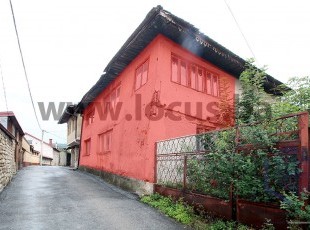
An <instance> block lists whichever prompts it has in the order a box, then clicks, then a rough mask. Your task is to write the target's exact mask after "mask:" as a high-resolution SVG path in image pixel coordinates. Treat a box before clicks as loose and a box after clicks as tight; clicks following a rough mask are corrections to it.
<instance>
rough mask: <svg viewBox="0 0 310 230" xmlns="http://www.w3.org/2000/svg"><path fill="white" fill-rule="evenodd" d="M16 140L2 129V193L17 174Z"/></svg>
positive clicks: (0, 154) (0, 182)
mask: <svg viewBox="0 0 310 230" xmlns="http://www.w3.org/2000/svg"><path fill="white" fill-rule="evenodd" d="M14 152H15V140H14V139H12V137H10V136H9V135H8V134H7V133H5V132H4V131H3V130H2V129H0V192H1V191H2V190H3V188H4V187H5V186H6V185H7V184H8V183H9V182H10V181H11V179H12V177H13V175H14V174H15V173H16V165H15V161H14Z"/></svg>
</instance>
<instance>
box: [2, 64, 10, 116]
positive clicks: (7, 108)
mask: <svg viewBox="0 0 310 230" xmlns="http://www.w3.org/2000/svg"><path fill="white" fill-rule="evenodd" d="M0 74H1V79H2V88H3V94H4V100H5V106H6V111H9V107H8V100H7V97H6V90H5V84H4V77H3V73H2V66H1V61H0Z"/></svg>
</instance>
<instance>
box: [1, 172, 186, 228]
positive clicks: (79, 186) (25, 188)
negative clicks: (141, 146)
mask: <svg viewBox="0 0 310 230" xmlns="http://www.w3.org/2000/svg"><path fill="white" fill-rule="evenodd" d="M0 229H53V230H54V229H91V230H95V229H126V230H128V229H172V230H173V229H184V226H183V225H180V224H178V223H176V222H175V221H174V220H172V219H170V218H168V217H166V216H164V215H162V214H161V213H159V212H158V211H157V210H155V209H153V208H151V207H148V206H147V205H145V204H143V203H140V202H139V201H138V200H137V197H136V196H134V195H132V194H130V193H127V192H125V191H122V190H120V189H118V188H116V187H114V186H111V185H109V184H107V183H105V182H104V181H103V180H101V179H99V178H97V177H95V176H93V175H90V174H86V173H82V172H80V171H73V170H70V169H68V168H63V167H48V166H45V167H44V166H43V167H40V166H31V167H27V168H24V169H22V170H20V171H19V172H18V173H17V175H16V176H15V178H14V179H13V180H12V182H11V183H10V184H9V186H7V188H6V189H4V191H3V192H2V193H1V194H0Z"/></svg>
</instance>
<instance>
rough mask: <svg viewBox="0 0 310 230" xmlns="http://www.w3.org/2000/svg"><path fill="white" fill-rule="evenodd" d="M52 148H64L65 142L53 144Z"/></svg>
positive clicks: (65, 146)
mask: <svg viewBox="0 0 310 230" xmlns="http://www.w3.org/2000/svg"><path fill="white" fill-rule="evenodd" d="M53 147H54V148H56V149H66V148H67V144H62V143H60V144H58V143H57V144H54V146H53Z"/></svg>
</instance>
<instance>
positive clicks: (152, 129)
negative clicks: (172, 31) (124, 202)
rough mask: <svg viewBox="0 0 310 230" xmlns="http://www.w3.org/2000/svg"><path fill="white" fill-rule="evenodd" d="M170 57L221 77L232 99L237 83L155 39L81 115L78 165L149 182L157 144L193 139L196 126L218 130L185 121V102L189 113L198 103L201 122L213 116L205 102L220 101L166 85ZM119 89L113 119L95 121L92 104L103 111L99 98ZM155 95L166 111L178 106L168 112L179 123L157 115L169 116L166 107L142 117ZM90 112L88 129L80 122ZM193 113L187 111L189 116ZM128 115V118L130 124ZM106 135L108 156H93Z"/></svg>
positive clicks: (216, 69) (213, 68)
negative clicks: (139, 78)
mask: <svg viewBox="0 0 310 230" xmlns="http://www.w3.org/2000/svg"><path fill="white" fill-rule="evenodd" d="M171 53H173V54H176V55H178V56H180V57H182V58H184V59H186V60H188V61H190V62H194V63H195V64H198V65H199V66H201V67H204V68H206V69H207V70H208V71H212V72H214V73H216V74H218V75H219V77H220V78H225V79H226V80H227V82H228V83H229V87H230V90H229V91H230V95H231V96H232V97H233V94H234V92H235V81H236V79H235V78H234V77H232V76H230V75H229V74H227V73H225V72H223V71H221V70H220V69H219V68H217V67H215V66H213V65H212V64H210V63H207V62H206V61H204V60H202V59H200V58H198V57H196V56H195V55H192V54H191V53H189V52H188V51H186V50H184V49H183V48H182V47H180V46H179V45H177V44H175V43H173V42H172V41H170V40H169V39H167V38H165V37H164V36H162V35H159V36H157V37H156V38H155V39H154V40H153V41H152V42H151V43H150V44H149V46H148V47H147V48H146V49H144V50H143V51H142V52H141V53H140V55H139V56H138V57H137V58H135V59H134V60H133V61H132V62H131V63H130V64H129V65H128V66H127V68H126V69H125V70H124V71H123V72H122V73H121V74H120V76H118V77H117V79H115V80H114V81H113V82H112V83H111V84H110V85H109V86H108V87H107V88H106V89H105V90H104V91H103V92H102V93H101V94H100V95H99V96H98V97H97V98H96V99H95V101H94V103H92V104H90V105H89V106H88V107H87V108H86V109H85V110H84V112H83V116H84V119H83V125H82V129H83V131H82V141H81V156H80V165H82V166H87V167H91V168H95V169H99V170H104V171H108V172H111V173H115V174H118V175H123V176H127V177H131V178H136V179H139V180H144V181H149V182H154V143H155V142H156V141H158V140H162V139H167V138H172V137H176V136H182V135H188V134H194V133H196V128H197V124H200V123H201V124H204V125H207V126H210V127H211V128H217V127H216V125H214V124H212V123H210V122H206V121H205V122H202V121H200V120H193V121H188V120H187V119H185V115H184V112H185V110H184V102H190V103H191V106H192V110H193V111H195V110H196V109H195V105H196V102H203V106H204V107H203V108H204V109H203V118H206V117H207V116H213V114H212V113H210V112H208V111H207V109H206V108H205V106H206V105H207V103H208V102H210V101H218V100H219V98H216V97H213V96H210V95H207V94H205V93H202V92H198V91H195V90H193V89H190V88H187V87H185V86H182V85H179V84H177V83H173V82H171ZM146 60H148V61H149V70H148V81H147V83H146V84H145V85H144V86H142V87H141V88H140V89H138V90H135V89H134V86H135V71H136V68H137V67H139V66H140V65H141V64H142V63H144V62H145V61H146ZM118 86H120V102H122V107H121V110H120V115H119V117H118V119H116V120H111V119H110V118H108V119H105V120H100V118H99V113H98V106H95V105H98V104H101V106H102V108H103V103H102V102H103V101H104V98H106V96H107V95H109V94H110V92H112V90H113V89H115V87H118ZM155 90H156V91H158V95H159V100H160V104H161V105H166V107H168V105H170V104H171V103H173V102H180V103H182V105H181V106H178V107H175V108H174V109H173V111H174V114H175V115H181V118H182V119H181V120H180V121H174V120H172V119H170V118H169V116H168V117H166V116H162V117H160V116H158V114H160V113H166V112H169V111H170V110H169V111H168V110H167V109H164V108H166V107H163V108H160V109H158V108H157V107H156V106H153V108H155V110H154V111H155V116H153V117H152V118H151V119H149V118H148V117H147V116H146V115H145V114H147V115H149V114H150V113H149V109H147V108H150V107H152V106H149V105H150V102H151V101H152V98H153V96H154V91H155ZM139 95H141V97H140V98H141V103H137V98H139ZM137 104H138V105H137ZM139 104H141V106H139ZM92 109H95V117H94V123H92V124H90V125H87V124H86V119H85V117H86V115H87V114H88V113H89V112H90V111H92ZM99 109H100V108H99ZM193 111H191V113H192V114H193ZM128 114H130V115H132V119H131V120H130V121H129V119H128ZM139 114H140V115H139ZM156 114H157V115H156ZM140 116H141V117H140ZM156 116H157V119H156ZM108 130H112V145H111V146H112V147H111V151H110V152H106V153H98V149H99V148H98V144H99V142H98V134H100V133H103V132H105V131H108ZM89 138H90V139H91V151H90V155H87V156H86V155H85V151H86V150H85V144H84V141H85V140H88V139H89Z"/></svg>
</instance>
